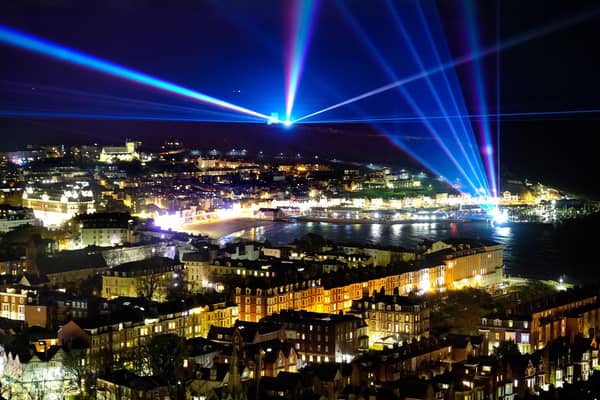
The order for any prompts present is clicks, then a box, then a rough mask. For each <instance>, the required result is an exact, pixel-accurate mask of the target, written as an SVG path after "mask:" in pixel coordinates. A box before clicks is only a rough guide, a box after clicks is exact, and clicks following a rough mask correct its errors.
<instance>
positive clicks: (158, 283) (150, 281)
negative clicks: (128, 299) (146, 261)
mask: <svg viewBox="0 0 600 400" xmlns="http://www.w3.org/2000/svg"><path fill="white" fill-rule="evenodd" d="M136 286H137V292H138V295H139V296H140V297H142V298H144V299H146V300H148V301H151V300H153V299H154V298H155V297H157V296H158V295H159V293H158V292H159V291H160V290H161V289H162V286H163V282H162V280H161V279H160V275H159V274H149V275H146V276H141V277H139V278H138V280H137V283H136Z"/></svg>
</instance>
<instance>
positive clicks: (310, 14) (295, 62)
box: [284, 0, 318, 126]
mask: <svg viewBox="0 0 600 400" xmlns="http://www.w3.org/2000/svg"><path fill="white" fill-rule="evenodd" d="M291 4H292V6H291V7H290V16H289V19H290V21H289V22H290V23H289V26H290V27H291V28H290V30H291V32H290V33H289V39H288V42H289V43H288V49H287V53H288V54H287V59H286V64H287V65H286V98H285V121H284V125H286V126H289V125H291V121H290V120H291V118H292V110H293V108H294V102H295V100H296V93H297V92H298V86H299V85H300V78H301V77H302V71H303V69H304V62H305V58H306V51H307V49H308V45H309V43H310V38H311V34H312V32H313V25H314V21H315V14H316V10H317V5H318V2H317V0H294V1H292V2H291Z"/></svg>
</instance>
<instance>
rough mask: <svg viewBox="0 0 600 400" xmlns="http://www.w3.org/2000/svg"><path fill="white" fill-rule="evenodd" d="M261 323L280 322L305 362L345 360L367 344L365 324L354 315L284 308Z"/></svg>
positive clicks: (347, 360) (348, 359)
mask: <svg viewBox="0 0 600 400" xmlns="http://www.w3.org/2000/svg"><path fill="white" fill-rule="evenodd" d="M262 322H267V323H274V324H281V325H283V327H284V329H285V331H286V336H287V339H288V340H289V341H290V342H292V343H293V344H294V348H295V349H296V353H298V356H300V358H301V360H302V361H303V362H305V363H313V362H317V363H321V362H324V363H327V362H334V361H335V362H349V361H350V360H351V359H352V358H353V355H354V354H355V353H356V351H358V350H359V349H366V348H367V346H368V338H367V329H366V326H365V324H364V322H363V320H362V318H361V317H357V316H354V315H349V314H324V313H315V312H307V311H294V310H284V311H281V312H279V313H275V314H273V315H271V316H270V317H266V318H264V319H262V320H261V323H262Z"/></svg>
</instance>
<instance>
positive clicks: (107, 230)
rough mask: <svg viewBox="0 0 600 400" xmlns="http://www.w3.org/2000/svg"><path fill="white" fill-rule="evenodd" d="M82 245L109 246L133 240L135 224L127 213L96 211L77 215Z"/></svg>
mask: <svg viewBox="0 0 600 400" xmlns="http://www.w3.org/2000/svg"><path fill="white" fill-rule="evenodd" d="M76 221H77V222H78V223H79V224H80V231H81V246H82V247H88V246H99V247H109V246H114V245H116V244H122V243H131V242H133V228H134V226H133V224H134V221H133V220H132V219H131V216H130V215H129V214H126V213H95V214H85V215H80V216H78V217H77V219H76Z"/></svg>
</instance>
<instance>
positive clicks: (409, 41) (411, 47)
mask: <svg viewBox="0 0 600 400" xmlns="http://www.w3.org/2000/svg"><path fill="white" fill-rule="evenodd" d="M387 6H388V9H389V10H390V13H391V15H392V17H393V19H394V22H395V23H396V27H397V29H398V31H399V32H400V34H401V35H402V38H403V39H404V42H405V43H406V44H407V46H408V48H409V50H410V53H411V54H412V56H413V59H414V61H415V63H416V64H417V66H418V68H419V69H420V70H421V71H423V70H425V65H424V64H423V61H422V59H421V55H420V54H419V52H418V51H417V48H416V46H415V43H414V41H413V39H412V38H411V35H410V34H409V32H408V31H407V29H406V28H405V26H404V22H403V21H402V18H401V16H400V15H399V14H398V12H397V10H396V7H395V6H394V5H393V3H392V2H391V1H390V0H388V1H387ZM417 6H418V4H417ZM419 11H420V17H421V18H422V23H424V24H425V25H426V24H427V21H426V20H425V18H424V15H423V13H422V10H420V9H419ZM430 46H431V48H432V49H433V51H434V52H435V43H433V42H430ZM442 73H443V71H442ZM443 75H444V77H445V74H444V73H443ZM425 82H426V84H427V87H428V88H429V91H430V92H431V94H432V96H433V99H434V100H435V103H436V105H437V107H438V109H439V110H440V111H441V112H442V114H443V116H444V119H445V122H446V124H447V125H448V128H449V129H450V132H451V133H452V135H453V137H454V140H455V141H456V143H457V145H458V148H459V149H460V151H461V152H462V155H463V157H464V159H465V160H466V162H467V165H468V166H469V168H470V169H471V172H472V173H473V177H474V178H475V180H476V181H477V184H478V185H479V187H485V184H484V183H485V182H486V181H485V180H482V179H481V178H482V176H481V171H478V170H477V169H476V168H475V165H478V164H476V161H475V162H473V161H472V160H471V157H470V156H469V155H468V154H467V152H466V150H465V148H464V146H463V143H462V140H460V139H459V137H458V132H457V130H456V127H455V126H454V124H453V123H452V120H451V119H450V118H447V115H448V112H447V111H446V107H445V106H444V104H443V102H442V100H441V98H440V95H439V94H438V90H437V88H436V87H435V85H434V84H433V82H432V81H431V78H430V77H429V76H426V77H425ZM446 83H447V80H446ZM446 87H447V89H448V91H449V92H450V97H454V96H453V94H452V89H451V88H450V85H449V84H447V86H446ZM419 115H423V117H424V118H425V116H424V113H419ZM425 120H426V118H425ZM463 127H464V125H463ZM464 128H465V129H466V127H464ZM434 132H435V131H434ZM434 136H435V137H436V138H437V139H438V141H439V142H441V145H442V146H443V147H444V148H446V149H447V148H448V147H447V145H446V144H445V143H444V141H443V140H442V139H441V137H439V135H438V134H437V132H435V133H434ZM465 136H467V137H468V136H469V135H467V133H466V132H465ZM448 151H449V149H448ZM452 157H453V158H455V156H454V155H452ZM478 158H479V157H475V160H477V159H478ZM463 172H464V171H463ZM465 176H466V173H465ZM469 181H470V180H469ZM470 182H471V181H470ZM473 186H475V185H473Z"/></svg>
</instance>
